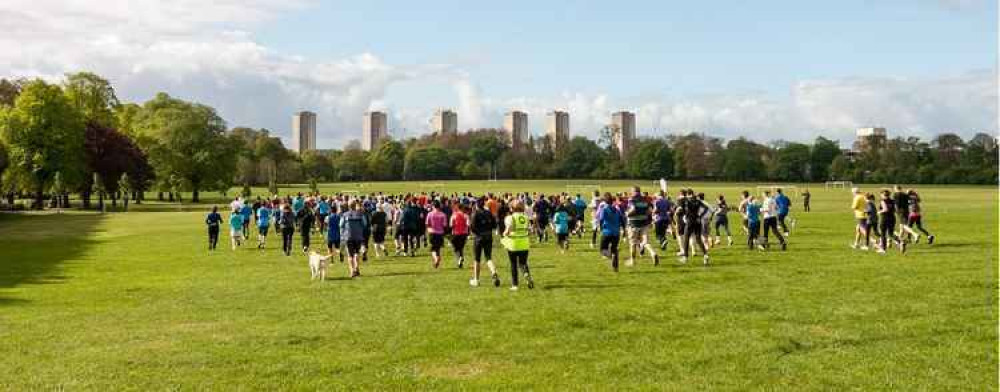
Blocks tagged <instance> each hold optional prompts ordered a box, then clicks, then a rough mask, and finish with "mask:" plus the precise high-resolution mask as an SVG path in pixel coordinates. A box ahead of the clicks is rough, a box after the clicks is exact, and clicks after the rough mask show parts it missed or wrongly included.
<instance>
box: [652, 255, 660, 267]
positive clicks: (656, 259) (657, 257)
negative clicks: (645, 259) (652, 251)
mask: <svg viewBox="0 0 1000 392" xmlns="http://www.w3.org/2000/svg"><path fill="white" fill-rule="evenodd" d="M653 265H654V266H658V265H660V255H653Z"/></svg>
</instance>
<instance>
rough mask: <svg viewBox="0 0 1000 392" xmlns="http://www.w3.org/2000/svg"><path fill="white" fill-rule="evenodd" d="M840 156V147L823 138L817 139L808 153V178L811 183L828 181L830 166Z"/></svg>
mask: <svg viewBox="0 0 1000 392" xmlns="http://www.w3.org/2000/svg"><path fill="white" fill-rule="evenodd" d="M840 154H841V151H840V145H839V144H837V142H835V141H833V140H830V139H827V138H825V137H822V136H820V137H817V138H816V142H814V143H813V146H812V149H811V150H810V152H809V176H810V177H811V178H812V180H813V181H817V182H819V181H827V180H829V179H830V164H832V163H833V160H834V158H836V157H837V156H839V155H840Z"/></svg>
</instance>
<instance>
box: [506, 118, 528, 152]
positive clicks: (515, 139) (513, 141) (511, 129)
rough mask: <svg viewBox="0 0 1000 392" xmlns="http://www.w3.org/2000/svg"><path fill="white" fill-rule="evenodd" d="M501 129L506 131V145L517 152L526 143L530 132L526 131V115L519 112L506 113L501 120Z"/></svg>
mask: <svg viewBox="0 0 1000 392" xmlns="http://www.w3.org/2000/svg"><path fill="white" fill-rule="evenodd" d="M503 128H504V130H505V131H507V137H508V139H507V145H508V146H510V148H511V149H512V150H514V151H518V150H520V149H521V147H523V146H524V145H525V144H527V143H528V137H529V136H531V131H530V130H528V113H525V112H522V111H520V110H514V111H511V112H508V113H507V114H506V115H504V118H503Z"/></svg>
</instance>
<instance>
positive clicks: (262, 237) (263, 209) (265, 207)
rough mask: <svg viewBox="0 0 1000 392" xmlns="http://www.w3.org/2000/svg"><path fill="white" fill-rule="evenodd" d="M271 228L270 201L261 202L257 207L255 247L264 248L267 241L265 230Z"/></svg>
mask: <svg viewBox="0 0 1000 392" xmlns="http://www.w3.org/2000/svg"><path fill="white" fill-rule="evenodd" d="M270 228H271V208H270V203H267V202H264V203H261V205H260V208H257V249H264V246H265V245H266V243H267V232H268V230H269V229H270Z"/></svg>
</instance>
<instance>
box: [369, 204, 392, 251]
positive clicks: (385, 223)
mask: <svg viewBox="0 0 1000 392" xmlns="http://www.w3.org/2000/svg"><path fill="white" fill-rule="evenodd" d="M371 217H372V220H371V222H372V224H371V226H372V229H371V233H372V242H374V243H375V246H374V248H375V257H377V258H382V256H383V255H388V254H387V253H386V251H385V234H386V232H388V230H389V219H388V216H387V215H386V214H385V208H384V207H382V206H381V205H379V206H377V207H376V208H375V210H374V211H372V213H371Z"/></svg>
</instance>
